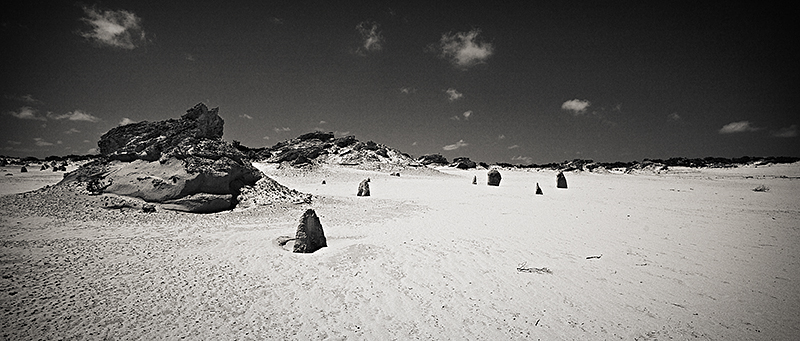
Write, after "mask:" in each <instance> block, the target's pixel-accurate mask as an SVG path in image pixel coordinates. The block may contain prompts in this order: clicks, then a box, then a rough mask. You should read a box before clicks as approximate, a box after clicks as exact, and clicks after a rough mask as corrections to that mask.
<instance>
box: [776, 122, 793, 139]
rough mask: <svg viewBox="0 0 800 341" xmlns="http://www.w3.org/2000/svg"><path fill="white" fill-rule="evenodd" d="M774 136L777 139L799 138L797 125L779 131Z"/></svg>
mask: <svg viewBox="0 0 800 341" xmlns="http://www.w3.org/2000/svg"><path fill="white" fill-rule="evenodd" d="M772 136H775V137H795V136H797V125H796V124H792V125H790V126H788V127H785V128H781V129H778V131H776V132H774V133H772Z"/></svg>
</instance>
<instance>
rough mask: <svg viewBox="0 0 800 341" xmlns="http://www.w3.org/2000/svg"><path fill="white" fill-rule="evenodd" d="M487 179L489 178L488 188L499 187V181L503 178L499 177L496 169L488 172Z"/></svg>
mask: <svg viewBox="0 0 800 341" xmlns="http://www.w3.org/2000/svg"><path fill="white" fill-rule="evenodd" d="M487 177H488V178H489V180H488V181H487V184H489V186H500V180H501V179H502V178H503V177H502V176H500V172H499V171H498V170H497V169H492V170H490V171H489V173H487Z"/></svg>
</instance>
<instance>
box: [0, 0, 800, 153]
mask: <svg viewBox="0 0 800 341" xmlns="http://www.w3.org/2000/svg"><path fill="white" fill-rule="evenodd" d="M2 6H3V8H2V11H1V12H2V21H1V22H0V34H1V35H0V36H1V37H2V47H3V49H4V51H3V53H0V62H2V70H3V71H2V78H3V82H2V83H0V86H1V87H0V96H2V97H1V98H0V101H2V102H0V127H1V128H0V129H1V130H0V133H1V134H2V136H0V154H5V155H13V156H38V157H44V156H48V155H66V154H86V153H89V152H94V151H95V150H94V149H93V148H96V144H97V140H98V139H99V137H100V135H102V134H103V133H105V132H106V131H108V130H109V129H111V128H113V127H115V126H117V125H119V124H121V123H123V121H125V122H131V121H133V122H137V121H144V120H147V121H158V120H164V119H168V118H177V117H179V116H180V115H181V114H183V113H184V111H185V110H186V109H188V108H190V107H192V106H194V105H195V104H197V103H198V102H204V103H206V104H207V105H208V106H209V107H219V108H220V115H221V116H222V117H223V118H224V119H225V136H224V138H225V139H226V140H229V141H231V140H238V141H241V142H242V144H244V145H247V146H250V147H261V146H270V145H273V144H275V143H277V142H279V141H282V140H285V139H288V138H292V137H296V136H298V135H300V134H303V133H306V132H309V131H313V130H316V129H319V130H323V131H333V132H335V133H336V134H337V135H347V134H352V135H355V136H356V137H357V138H358V139H359V140H362V141H366V140H374V141H376V142H379V143H383V144H386V145H389V146H391V147H394V148H397V149H400V150H401V151H404V152H407V153H410V154H412V155H415V156H418V155H421V154H427V153H441V154H443V155H444V156H446V157H447V158H449V159H451V158H453V157H457V156H468V157H470V158H472V159H473V160H476V161H485V162H509V163H531V162H534V163H546V162H560V161H563V160H570V159H575V158H583V159H594V160H596V161H630V160H641V159H642V158H669V157H677V156H683V157H705V156H721V157H738V156H744V155H749V156H777V155H786V156H800V142H798V137H797V135H798V126H797V125H798V123H800V115H798V105H797V104H796V103H795V101H798V99H800V98H799V97H800V95H798V94H800V76H799V75H800V53H799V52H798V43H800V39H798V38H799V37H800V34H799V33H798V32H800V27H798V26H800V25H798V24H797V22H798V14H800V13H799V12H798V10H797V9H796V8H797V6H795V5H792V4H791V3H789V2H779V3H775V4H768V3H766V2H751V4H734V3H725V2H719V3H706V4H703V3H699V2H698V3H695V2H691V3H677V2H659V3H655V2H651V1H648V2H643V1H637V2H613V1H611V2H609V1H596V2H592V3H590V4H585V3H582V2H568V1H552V2H551V1H546V2H538V1H537V2H533V1H520V2H494V1H493V2H488V1H487V2H478V1H460V2H435V3H434V2H430V4H427V5H404V4H399V3H394V2H388V1H384V2H370V3H368V4H363V3H361V4H352V5H338V4H337V5H331V4H329V2H327V1H324V2H323V1H320V2H303V1H286V2H275V1H252V2H242V1H226V2H222V1H220V2H211V1H141V0H137V1H103V2H98V3H92V2H85V3H76V2H71V1H65V2H53V1H24V2H20V3H17V4H13V5H12V4H4V5H2Z"/></svg>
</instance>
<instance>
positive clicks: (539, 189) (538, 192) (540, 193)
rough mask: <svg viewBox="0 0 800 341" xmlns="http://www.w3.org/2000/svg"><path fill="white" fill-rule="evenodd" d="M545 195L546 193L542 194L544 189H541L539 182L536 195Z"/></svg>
mask: <svg viewBox="0 0 800 341" xmlns="http://www.w3.org/2000/svg"><path fill="white" fill-rule="evenodd" d="M543 194H544V193H542V188H541V187H539V183H538V182H537V183H536V195H543Z"/></svg>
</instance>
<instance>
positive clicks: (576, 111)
mask: <svg viewBox="0 0 800 341" xmlns="http://www.w3.org/2000/svg"><path fill="white" fill-rule="evenodd" d="M590 105H592V103H591V102H589V101H587V100H585V99H571V100H569V101H566V102H564V103H562V104H561V109H562V110H566V111H569V112H572V114H573V115H576V116H577V115H581V114H583V113H585V112H586V108H588V107H589V106H590Z"/></svg>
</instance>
